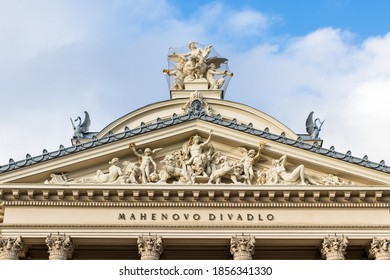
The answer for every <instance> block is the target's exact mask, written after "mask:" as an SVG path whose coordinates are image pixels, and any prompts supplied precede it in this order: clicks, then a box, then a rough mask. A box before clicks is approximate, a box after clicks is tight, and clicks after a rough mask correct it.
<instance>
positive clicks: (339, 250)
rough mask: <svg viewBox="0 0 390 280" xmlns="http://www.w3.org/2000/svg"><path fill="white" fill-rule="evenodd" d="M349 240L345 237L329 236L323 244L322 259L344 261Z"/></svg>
mask: <svg viewBox="0 0 390 280" xmlns="http://www.w3.org/2000/svg"><path fill="white" fill-rule="evenodd" d="M347 245H348V238H347V237H345V236H344V235H343V236H337V235H334V236H327V237H325V238H324V241H323V242H322V249H321V253H322V257H323V258H324V259H327V260H344V259H345V257H344V255H345V254H346V252H345V250H346V248H347Z"/></svg>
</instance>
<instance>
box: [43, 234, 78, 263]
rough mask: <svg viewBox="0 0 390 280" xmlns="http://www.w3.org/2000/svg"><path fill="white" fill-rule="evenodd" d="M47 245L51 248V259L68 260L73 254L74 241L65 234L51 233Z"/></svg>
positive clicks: (47, 238)
mask: <svg viewBox="0 0 390 280" xmlns="http://www.w3.org/2000/svg"><path fill="white" fill-rule="evenodd" d="M46 245H47V247H48V248H49V251H48V253H49V260H67V259H70V258H71V257H72V255H73V250H74V247H73V242H72V240H71V239H70V236H66V235H65V234H63V235H60V234H55V235H52V234H50V235H49V236H48V237H46Z"/></svg>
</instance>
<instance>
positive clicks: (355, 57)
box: [0, 0, 390, 165]
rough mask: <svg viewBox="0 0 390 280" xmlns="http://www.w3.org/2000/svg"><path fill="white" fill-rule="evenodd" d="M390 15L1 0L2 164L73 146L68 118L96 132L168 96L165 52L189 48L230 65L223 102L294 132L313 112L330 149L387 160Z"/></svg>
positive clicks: (309, 8)
mask: <svg viewBox="0 0 390 280" xmlns="http://www.w3.org/2000/svg"><path fill="white" fill-rule="evenodd" d="M368 3H369V4H368ZM389 10H390V1H384V0H383V1H370V2H368V1H346V0H344V1H343V0H339V1H336V0H333V1H308V0H307V1H303V0H296V1H287V0H285V1H282V0H272V1H271V0H267V1H266V0H263V1H247V0H241V1H177V0H170V1H164V0H144V1H130V0H129V1H123V0H115V1H108V0H107V1H92V0H81V1H80V0H35V1H28V0H20V1H13V0H0V42H1V44H0V97H1V103H0V127H1V134H2V135H1V137H0V165H3V164H5V163H7V162H8V159H9V158H14V159H15V160H21V159H23V158H24V157H25V155H26V154H27V153H30V154H31V155H38V154H40V153H41V152H42V150H43V149H44V148H45V149H47V150H49V151H52V150H56V149H57V148H58V146H59V145H60V144H63V145H65V146H69V145H70V138H71V137H72V134H73V131H72V127H71V124H70V121H69V117H72V118H76V117H77V116H79V115H82V114H83V111H84V110H87V111H88V112H89V113H90V115H91V118H92V125H91V130H92V131H100V130H101V129H103V128H104V127H105V126H106V125H108V124H109V123H110V122H112V121H113V120H115V119H117V118H119V117H121V116H123V115H125V114H127V113H128V112H131V111H133V110H136V109H137V108H139V107H142V106H145V105H147V104H150V103H153V102H158V101H161V100H166V99H168V98H169V90H168V86H167V83H166V80H165V77H164V76H163V75H162V73H161V70H162V69H163V68H166V67H167V57H166V55H167V53H168V48H169V47H181V46H184V45H186V44H187V42H188V41H190V40H194V41H196V42H199V43H202V44H212V45H213V46H214V47H215V49H216V51H217V52H218V53H220V54H221V55H223V56H225V57H227V58H229V67H230V69H231V70H232V71H233V72H234V74H235V75H234V78H233V79H232V80H231V82H230V84H229V88H228V90H227V93H226V96H225V97H226V99H228V100H232V101H236V102H240V103H245V104H248V105H250V106H252V107H255V108H257V109H259V110H261V111H263V112H265V113H267V114H269V115H271V116H273V117H275V118H276V119H278V120H279V121H281V122H283V123H285V124H286V125H287V126H288V127H290V128H291V129H292V130H293V131H295V132H296V133H304V132H305V126H304V123H305V119H306V117H307V115H308V113H309V112H310V111H315V115H316V116H317V117H320V118H321V119H326V122H325V124H324V126H323V130H322V133H321V137H322V138H323V139H324V147H330V146H332V145H333V146H335V147H336V150H337V151H340V152H346V151H347V150H352V153H353V155H355V156H359V157H363V156H364V155H366V154H367V155H368V156H369V159H371V160H373V161H376V162H379V161H380V160H382V159H385V160H386V161H387V163H388V164H390V149H388V148H387V143H386V141H384V139H388V138H389V137H390V132H389V131H388V130H387V129H386V127H387V126H388V123H389V122H390V115H389V114H388V104H390V33H389V31H390V21H389V20H388V19H387V17H388V15H387V14H386V13H387V12H388V11H389ZM140 96H142V98H140Z"/></svg>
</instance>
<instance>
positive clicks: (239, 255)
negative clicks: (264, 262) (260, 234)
mask: <svg viewBox="0 0 390 280" xmlns="http://www.w3.org/2000/svg"><path fill="white" fill-rule="evenodd" d="M255 243H256V240H255V238H254V237H253V236H252V237H251V236H239V237H237V236H233V237H232V239H231V240H230V253H231V254H232V255H233V258H234V260H251V259H252V256H253V254H254V253H255Z"/></svg>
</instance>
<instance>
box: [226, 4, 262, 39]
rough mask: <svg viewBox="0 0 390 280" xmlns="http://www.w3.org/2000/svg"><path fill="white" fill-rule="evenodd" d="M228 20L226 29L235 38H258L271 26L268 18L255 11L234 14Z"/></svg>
mask: <svg viewBox="0 0 390 280" xmlns="http://www.w3.org/2000/svg"><path fill="white" fill-rule="evenodd" d="M226 18H227V20H226V22H227V24H226V28H227V29H228V30H229V31H230V32H233V34H234V35H235V36H257V35H260V34H262V33H263V32H264V30H266V29H267V28H268V26H269V19H268V17H266V16H265V15H263V14H262V13H260V12H258V11H253V10H243V11H239V12H236V13H232V14H231V15H230V16H227V17H226Z"/></svg>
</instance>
